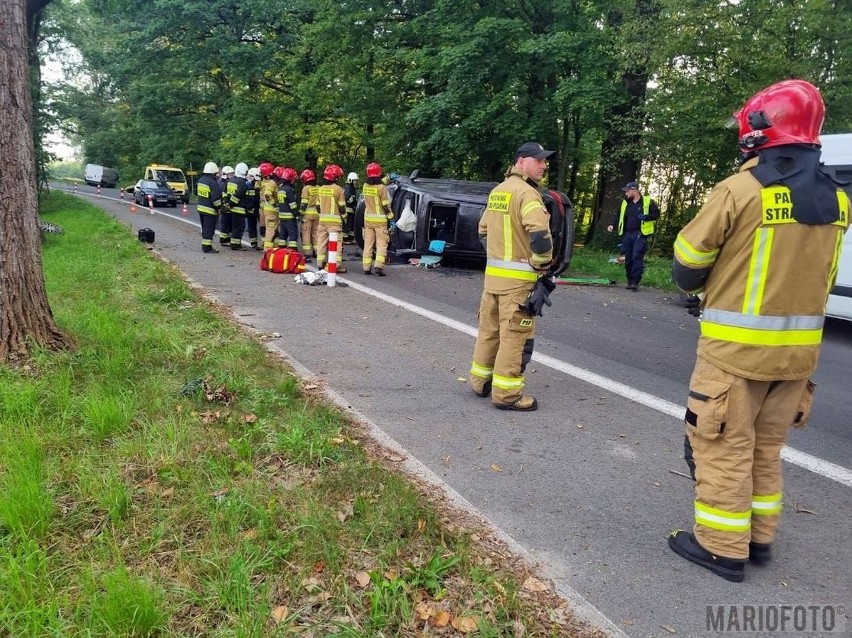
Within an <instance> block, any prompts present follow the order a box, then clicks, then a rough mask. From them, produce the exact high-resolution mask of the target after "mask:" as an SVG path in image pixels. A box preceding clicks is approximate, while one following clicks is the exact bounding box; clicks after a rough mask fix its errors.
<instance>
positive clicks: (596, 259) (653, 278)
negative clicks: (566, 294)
mask: <svg viewBox="0 0 852 638" xmlns="http://www.w3.org/2000/svg"><path fill="white" fill-rule="evenodd" d="M617 255H618V253H617V252H612V251H606V250H600V249H597V248H589V247H587V246H575V247H574V252H573V254H572V256H571V265H570V267H569V269H568V273H567V276H568V277H592V278H595V279H597V278H600V279H609V280H611V281H616V282H619V283H625V282H626V281H627V276H626V275H625V273H624V265H623V264H612V263H609V260H610V259H611V258H614V257H616V256H617ZM642 286H643V287H647V288H659V289H661V290H665V291H668V292H676V291H677V286H675V285H674V283H672V260H671V258H663V257H657V256H654V255H645V273H644V274H643V275H642Z"/></svg>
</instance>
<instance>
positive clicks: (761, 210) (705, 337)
mask: <svg viewBox="0 0 852 638" xmlns="http://www.w3.org/2000/svg"><path fill="white" fill-rule="evenodd" d="M757 162H758V161H757V159H753V160H750V161H748V162H746V163H745V164H744V165H743V167H742V168H741V169H740V172H739V173H738V174H737V175H733V176H731V177H729V178H728V179H726V180H724V181H722V182H721V183H719V184H718V185H717V186H716V187H715V188H714V189H713V190H712V192H711V193H710V195H709V197H708V199H707V202H706V203H705V204H704V206H703V207H702V209H701V211H700V212H699V213H698V215H697V216H696V217H695V219H693V220H692V221H691V222H690V223H689V224H687V225H686V227H684V229H683V230H682V231H681V232H680V233H679V234H678V237H677V240H676V242H675V261H676V269H677V268H681V269H684V272H687V273H689V272H693V273H694V272H701V271H705V272H706V273H709V274H707V279H706V282H705V285H704V290H705V296H704V312H703V316H702V320H701V337H700V339H699V343H698V354H699V356H701V357H704V358H705V359H707V360H708V361H710V362H711V363H713V364H715V365H716V366H718V367H720V368H722V369H723V370H727V371H729V372H731V373H733V374H737V375H739V376H742V377H745V378H748V379H756V380H763V381H772V380H784V379H804V378H807V377H809V376H810V375H811V374H812V373H813V371H814V370H815V368H816V364H817V359H818V356H819V348H820V342H821V341H822V329H823V323H824V316H825V304H826V300H827V299H828V293H829V292H830V290H831V288H832V287H833V285H834V279H835V277H836V274H837V264H838V260H839V257H840V249H841V246H842V244H843V234H844V233H845V232H846V229H847V227H848V226H849V208H850V204H849V199H848V198H847V197H846V194H845V193H844V192H843V191H842V190H840V189H838V190H837V205H838V211H839V219H838V221H835V222H833V223H826V224H821V225H816V224H802V223H799V222H797V221H796V220H795V219H794V218H793V216H792V211H793V204H792V198H791V195H790V189H789V188H788V187H786V186H783V185H780V184H773V185H770V186H762V185H761V184H760V182H758V181H757V179H756V178H755V177H754V176H753V175H751V173H750V171H751V169H752V168H754V167H755V166H757Z"/></svg>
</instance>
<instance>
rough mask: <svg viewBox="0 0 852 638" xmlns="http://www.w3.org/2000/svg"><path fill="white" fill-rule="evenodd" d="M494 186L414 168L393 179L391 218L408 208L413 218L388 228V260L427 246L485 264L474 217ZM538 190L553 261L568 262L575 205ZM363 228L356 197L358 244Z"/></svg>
mask: <svg viewBox="0 0 852 638" xmlns="http://www.w3.org/2000/svg"><path fill="white" fill-rule="evenodd" d="M495 186H497V183H496V182H470V181H463V180H457V179H432V178H421V177H418V171H414V172H413V173H412V174H411V176H410V177H400V178H397V179H395V180H393V181H392V182H391V183H390V184H389V185H388V193H389V194H390V196H391V209H392V210H393V213H394V219H395V220H396V221H398V220H399V219H400V217H401V216H402V214H403V211H405V210H406V208H408V209H410V210H411V212H413V214H414V216H415V218H416V219H417V223H416V225H415V228H414V230H413V231H411V232H404V231H402V230H400V229H399V228H396V229H394V230H393V231H392V232H391V242H390V246H389V247H388V257H389V259H390V260H391V261H393V260H394V258H396V260H397V261H399V260H400V259H401V258H407V257H415V256H419V255H422V254H424V253H429V252H430V251H431V252H433V253H434V252H440V253H441V254H442V255H445V256H447V257H450V258H457V259H461V260H468V261H477V262H481V263H485V258H486V255H485V249H484V248H483V246H482V244H481V243H480V241H479V232H478V228H479V219H480V217H482V213H483V212H484V211H485V205H486V203H487V202H488V194H489V193H490V192H491V190H492V189H493V188H494V187H495ZM541 195H542V199H543V200H544V203H545V206H546V207H547V209H548V211H549V212H550V231H551V233H552V234H553V240H554V241H553V245H554V264H556V263H557V262H562V265H563V267H564V266H567V264H568V262H569V261H570V259H571V250H572V248H573V244H574V209H573V207H572V206H571V202H570V201H569V199H568V196H567V195H565V194H564V193H562V192H559V191H556V190H549V189H542V190H541ZM363 227H364V202H363V201H360V202H359V203H358V206H357V208H356V210H355V241H356V243H357V244H358V246H359V247H360V248H362V249H363V248H364V237H363V232H362V230H363ZM430 247H431V248H430ZM436 248H439V249H440V250H439V251H436V250H435V249H436ZM553 270H555V268H554V269H553Z"/></svg>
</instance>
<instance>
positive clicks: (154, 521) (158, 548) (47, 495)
mask: <svg viewBox="0 0 852 638" xmlns="http://www.w3.org/2000/svg"><path fill="white" fill-rule="evenodd" d="M44 203H45V209H44V210H43V211H42V213H43V214H44V215H45V216H47V218H48V219H50V221H53V222H55V223H58V224H60V225H61V226H63V228H64V230H65V232H64V234H62V235H56V236H54V235H49V236H46V237H45V238H44V245H43V258H44V271H45V277H46V281H47V286H48V293H49V297H50V301H51V307H52V309H53V312H54V314H55V317H56V320H57V322H58V323H59V325H60V326H61V328H62V329H63V331H65V332H66V333H67V334H68V335H70V336H71V337H72V339H73V341H74V343H75V344H76V347H75V348H74V349H73V350H71V351H67V352H60V353H49V352H36V353H34V355H33V357H32V359H31V360H30V361H29V362H28V363H27V365H25V366H23V367H20V368H18V369H0V442H2V443H0V635H3V636H7V635H8V636H16V637H19V636H48V635H49V636H73V637H76V636H80V637H82V636H159V635H163V636H292V635H304V636H328V635H338V636H346V637H352V638H355V637H365V638H366V637H368V636H370V637H381V636H418V635H422V634H423V633H428V634H438V635H445V636H453V635H470V634H474V635H477V636H597V635H599V634H598V633H597V632H595V631H593V630H590V629H588V628H585V627H583V626H582V625H579V624H577V623H575V622H574V621H573V620H572V619H571V618H570V614H569V613H568V610H567V609H566V606H565V603H564V602H563V601H561V599H558V598H557V597H555V596H554V595H553V594H552V593H551V592H550V591H540V590H542V589H543V587H542V586H541V583H540V581H537V580H536V579H535V578H534V577H532V575H531V574H530V573H529V571H528V570H527V568H526V567H525V566H524V565H523V564H522V563H521V562H520V561H518V560H516V559H514V558H513V557H512V556H511V554H510V553H509V552H507V551H506V550H505V548H503V547H501V546H500V545H499V543H497V542H496V541H494V540H493V539H490V538H488V537H487V535H486V534H483V532H482V530H477V529H475V528H472V527H469V526H468V525H467V524H466V523H465V521H464V518H463V517H462V516H461V514H459V513H457V512H452V511H448V510H445V509H442V508H440V507H438V505H437V504H436V503H435V502H432V501H431V500H430V499H429V498H427V495H426V494H425V492H426V491H427V490H425V489H424V488H423V486H419V485H418V484H416V483H414V482H413V481H412V480H411V479H409V478H408V477H405V476H401V475H399V474H398V473H396V472H394V471H392V470H391V469H390V468H388V467H386V466H385V465H383V463H382V462H381V460H380V459H379V458H378V457H377V456H375V455H372V454H370V453H368V452H367V448H370V445H369V442H368V441H366V440H364V439H363V434H362V432H361V430H360V428H359V427H358V425H357V424H354V423H350V422H348V421H347V418H346V416H345V415H343V414H341V413H340V412H339V411H337V410H336V409H335V408H333V407H330V406H329V405H328V404H325V403H323V401H322V400H321V397H318V396H317V395H312V393H311V392H310V391H308V389H306V388H303V387H302V385H301V383H300V380H299V379H298V378H297V377H295V376H294V375H293V373H292V371H290V370H289V369H288V368H286V367H284V366H283V365H282V363H281V362H280V360H279V359H277V358H276V357H275V356H273V355H272V354H270V353H269V352H267V351H266V349H265V348H264V347H263V346H262V344H261V343H259V342H257V341H255V340H253V339H252V338H251V337H249V336H248V335H246V334H245V333H244V332H243V331H241V330H240V329H239V327H238V326H236V325H235V324H233V323H232V322H230V321H229V320H228V319H227V318H226V317H223V316H222V314H221V313H220V312H219V310H218V308H217V307H216V306H214V305H212V304H210V303H208V302H207V301H205V300H203V299H202V298H199V296H198V295H197V294H196V293H195V292H194V291H193V290H192V289H191V288H190V287H189V286H188V285H187V284H186V283H185V282H184V281H183V280H182V278H181V277H180V275H179V273H176V272H175V271H174V270H173V269H171V268H170V267H169V266H168V265H166V264H164V263H162V262H161V261H159V260H157V259H155V258H152V256H151V255H150V254H148V253H147V252H146V251H145V249H144V247H143V246H142V245H141V244H139V243H138V242H137V241H136V240H135V239H134V238H133V237H131V235H130V233H129V232H128V230H127V229H126V228H124V227H122V226H121V225H119V224H118V223H116V222H115V221H113V220H112V219H110V218H107V217H105V216H104V215H103V213H102V212H101V211H99V210H98V209H97V208H95V207H93V206H90V205H88V204H87V203H85V202H82V201H81V200H79V199H77V198H74V197H71V196H68V195H64V194H62V193H53V194H51V196H50V197H47V198H45V200H44ZM80 246H85V247H86V249H85V250H79V247H80ZM222 344H228V347H227V348H223V347H222Z"/></svg>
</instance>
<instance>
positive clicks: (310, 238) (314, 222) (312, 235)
mask: <svg viewBox="0 0 852 638" xmlns="http://www.w3.org/2000/svg"><path fill="white" fill-rule="evenodd" d="M318 227H319V215H317V214H316V213H313V214H312V215H309V214H307V213H305V214H303V215H302V254H304V255H305V257H310V256H311V255H313V254H314V253H316V252H317V248H318V247H319V241H318V237H317V231H318V230H319V228H318Z"/></svg>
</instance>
